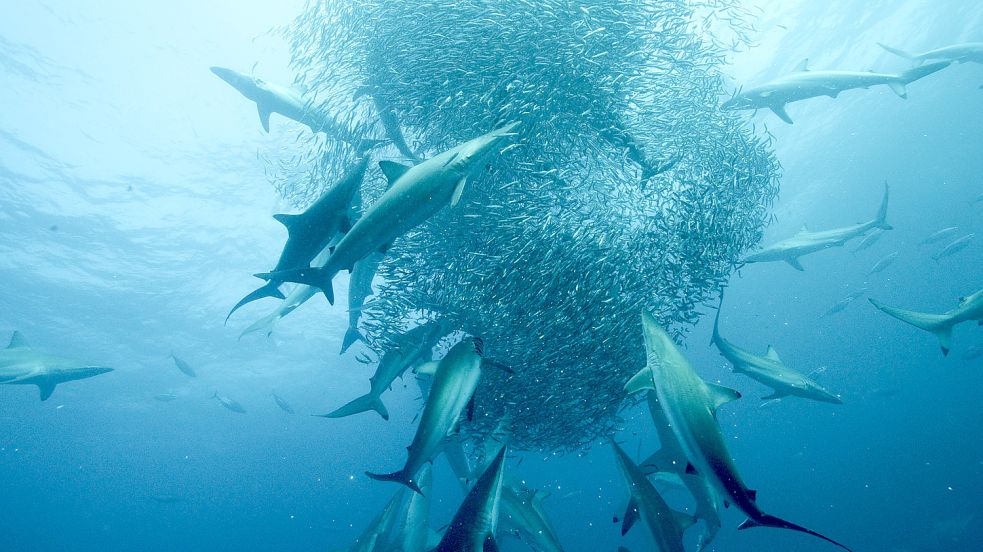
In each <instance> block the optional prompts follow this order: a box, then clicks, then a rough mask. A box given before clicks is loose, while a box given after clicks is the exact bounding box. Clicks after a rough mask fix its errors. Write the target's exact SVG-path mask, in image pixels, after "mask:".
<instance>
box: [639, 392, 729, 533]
mask: <svg viewBox="0 0 983 552" xmlns="http://www.w3.org/2000/svg"><path fill="white" fill-rule="evenodd" d="M645 398H646V401H647V402H648V407H649V414H650V415H651V417H652V424H653V425H654V426H655V431H656V435H658V437H659V450H657V451H655V453H653V454H652V455H651V456H649V457H648V458H646V459H645V460H643V461H642V463H641V464H640V466H639V467H640V468H641V469H642V471H644V472H645V475H652V474H660V473H666V474H673V475H675V476H676V477H678V478H679V480H680V483H681V484H682V485H684V486H685V487H686V489H687V490H688V491H689V492H690V494H691V495H692V496H693V500H694V501H695V502H696V511H695V516H694V517H696V518H697V519H699V520H702V521H703V526H704V529H703V533H702V534H701V535H700V537H699V540H698V541H697V545H696V550H697V552H699V551H701V550H705V549H706V547H707V546H708V545H709V544H710V543H711V542H712V541H713V539H714V537H716V536H717V532H718V531H719V530H720V525H721V523H720V498H719V497H718V496H717V492H716V491H715V490H714V489H713V487H712V486H711V485H710V482H709V481H707V479H706V478H705V477H703V476H701V475H697V474H695V473H686V466H687V465H689V461H688V460H686V454H685V453H684V452H683V448H682V446H681V445H680V444H679V442H678V441H677V440H676V435H675V434H674V433H673V431H672V427H671V426H670V425H669V420H668V419H667V418H666V414H665V411H663V409H662V405H660V404H659V396H658V395H657V394H656V392H655V390H649V391H648V393H646V397H645Z"/></svg>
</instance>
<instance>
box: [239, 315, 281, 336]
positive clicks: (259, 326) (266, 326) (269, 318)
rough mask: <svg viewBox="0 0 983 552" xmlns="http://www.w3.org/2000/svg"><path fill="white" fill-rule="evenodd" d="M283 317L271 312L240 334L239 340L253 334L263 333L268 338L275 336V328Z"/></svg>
mask: <svg viewBox="0 0 983 552" xmlns="http://www.w3.org/2000/svg"><path fill="white" fill-rule="evenodd" d="M282 317H283V316H282V315H281V314H280V313H279V312H271V313H270V314H267V315H266V316H264V317H263V318H260V319H259V320H257V321H255V322H253V323H252V324H250V325H249V327H247V328H246V329H245V330H242V333H241V334H239V339H242V337H243V336H244V335H247V334H251V333H253V332H258V331H262V332H263V333H265V334H266V337H270V336H271V335H273V328H275V327H276V323H277V322H279V321H280V318H282Z"/></svg>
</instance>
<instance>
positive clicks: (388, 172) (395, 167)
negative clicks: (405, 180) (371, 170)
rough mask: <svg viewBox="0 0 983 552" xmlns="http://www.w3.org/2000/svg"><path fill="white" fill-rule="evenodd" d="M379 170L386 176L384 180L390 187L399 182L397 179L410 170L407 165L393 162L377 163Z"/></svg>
mask: <svg viewBox="0 0 983 552" xmlns="http://www.w3.org/2000/svg"><path fill="white" fill-rule="evenodd" d="M379 168H380V169H382V174H384V175H385V176H386V180H388V181H389V185H390V186H391V185H392V183H393V182H396V181H397V180H399V177H401V176H403V174H405V173H406V171H408V170H410V167H409V165H404V164H402V163H397V162H395V161H379Z"/></svg>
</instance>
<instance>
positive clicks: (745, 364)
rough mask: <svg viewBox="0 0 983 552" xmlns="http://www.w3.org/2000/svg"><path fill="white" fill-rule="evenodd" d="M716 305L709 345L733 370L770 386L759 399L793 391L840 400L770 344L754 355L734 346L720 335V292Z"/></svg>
mask: <svg viewBox="0 0 983 552" xmlns="http://www.w3.org/2000/svg"><path fill="white" fill-rule="evenodd" d="M720 295H721V297H720V306H718V307H717V315H716V317H715V318H714V320H713V337H712V338H711V341H712V343H713V345H715V346H716V347H717V350H718V351H720V356H722V357H724V358H725V359H727V362H729V363H731V365H733V367H734V373H735V374H744V375H745V376H748V377H749V378H751V379H754V380H756V381H758V382H759V383H762V384H764V385H767V386H768V387H771V388H772V389H773V390H774V393H772V394H771V395H768V396H766V397H761V400H764V401H770V400H772V399H780V398H782V397H787V396H789V395H793V396H796V397H802V398H805V399H812V400H814V401H820V402H827V403H833V404H843V401H842V400H840V398H839V397H837V396H836V395H834V394H832V393H830V392H829V391H827V390H826V389H825V388H824V387H823V386H821V385H819V384H818V383H816V382H815V381H813V380H811V379H809V377H808V376H806V375H805V374H802V373H800V372H798V371H796V370H793V369H792V368H789V367H788V366H786V365H785V363H784V362H782V359H781V357H779V356H778V351H776V350H775V348H774V347H772V346H771V345H769V346H768V352H767V353H765V354H764V356H760V355H756V354H754V353H752V352H750V351H748V350H745V349H741V348H740V347H737V346H736V345H734V344H733V343H731V342H730V341H727V340H726V339H724V338H723V336H721V335H720V311H721V310H723V293H721V294H720Z"/></svg>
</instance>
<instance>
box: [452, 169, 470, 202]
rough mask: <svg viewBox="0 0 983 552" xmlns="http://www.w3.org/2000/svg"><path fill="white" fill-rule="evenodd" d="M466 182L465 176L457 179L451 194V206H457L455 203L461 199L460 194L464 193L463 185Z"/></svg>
mask: <svg viewBox="0 0 983 552" xmlns="http://www.w3.org/2000/svg"><path fill="white" fill-rule="evenodd" d="M467 183H468V177H467V176H465V177H463V178H461V179H460V180H458V181H457V187H455V188H454V195H453V196H451V207H457V203H458V202H459V201H461V195H462V194H463V193H464V185H465V184H467Z"/></svg>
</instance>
